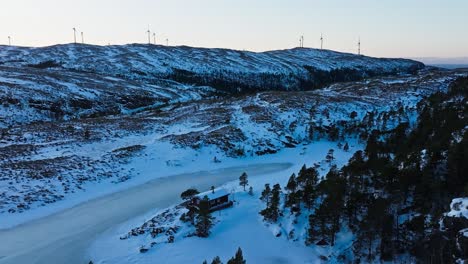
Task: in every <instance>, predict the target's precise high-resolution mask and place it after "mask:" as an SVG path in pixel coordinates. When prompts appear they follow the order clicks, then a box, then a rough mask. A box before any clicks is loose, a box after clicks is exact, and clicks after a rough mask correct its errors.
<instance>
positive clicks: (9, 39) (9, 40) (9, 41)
mask: <svg viewBox="0 0 468 264" xmlns="http://www.w3.org/2000/svg"><path fill="white" fill-rule="evenodd" d="M8 46H11V37H10V36H8Z"/></svg>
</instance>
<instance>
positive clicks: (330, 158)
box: [325, 149, 335, 163]
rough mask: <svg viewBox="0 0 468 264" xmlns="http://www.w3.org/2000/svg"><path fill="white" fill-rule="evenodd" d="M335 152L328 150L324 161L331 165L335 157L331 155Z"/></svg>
mask: <svg viewBox="0 0 468 264" xmlns="http://www.w3.org/2000/svg"><path fill="white" fill-rule="evenodd" d="M334 152H335V151H334V150H333V149H329V150H328V153H327V156H325V160H326V161H327V162H328V163H332V162H333V160H334V159H335V157H334V156H333V153H334Z"/></svg>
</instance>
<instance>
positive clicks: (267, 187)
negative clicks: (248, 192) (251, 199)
mask: <svg viewBox="0 0 468 264" xmlns="http://www.w3.org/2000/svg"><path fill="white" fill-rule="evenodd" d="M270 196H271V188H270V184H268V183H267V184H265V189H264V190H263V191H262V196H261V197H260V200H262V201H264V202H265V203H266V204H267V206H268V205H269V204H270Z"/></svg>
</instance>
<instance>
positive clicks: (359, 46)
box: [357, 37, 361, 55]
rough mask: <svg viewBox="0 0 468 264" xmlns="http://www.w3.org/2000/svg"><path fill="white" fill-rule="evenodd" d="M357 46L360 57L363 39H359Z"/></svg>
mask: <svg viewBox="0 0 468 264" xmlns="http://www.w3.org/2000/svg"><path fill="white" fill-rule="evenodd" d="M357 45H358V55H361V37H359V40H358V44H357Z"/></svg>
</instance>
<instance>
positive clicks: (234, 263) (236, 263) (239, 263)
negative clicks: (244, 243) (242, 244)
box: [227, 248, 246, 264]
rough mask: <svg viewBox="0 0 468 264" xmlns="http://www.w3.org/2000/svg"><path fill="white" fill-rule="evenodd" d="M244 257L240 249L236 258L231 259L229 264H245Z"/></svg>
mask: <svg viewBox="0 0 468 264" xmlns="http://www.w3.org/2000/svg"><path fill="white" fill-rule="evenodd" d="M245 263H246V261H245V260H244V256H243V255H242V249H241V248H239V249H238V250H237V252H236V256H234V257H233V258H231V259H230V260H229V261H228V262H227V264H245Z"/></svg>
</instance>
